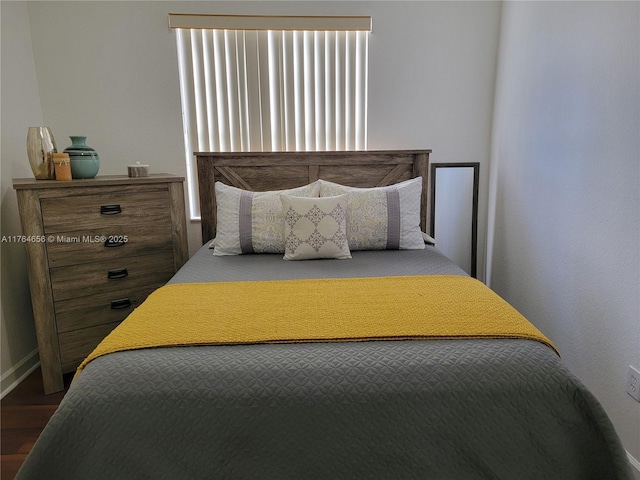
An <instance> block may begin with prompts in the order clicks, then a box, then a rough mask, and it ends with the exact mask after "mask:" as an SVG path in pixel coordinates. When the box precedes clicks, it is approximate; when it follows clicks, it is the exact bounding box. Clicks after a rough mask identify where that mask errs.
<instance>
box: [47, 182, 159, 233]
mask: <svg viewBox="0 0 640 480" xmlns="http://www.w3.org/2000/svg"><path fill="white" fill-rule="evenodd" d="M40 202H41V208H42V218H43V224H44V231H45V234H55V233H59V232H73V231H78V232H81V231H82V230H91V229H104V228H105V227H117V226H128V225H133V224H138V225H139V224H152V225H153V224H155V223H157V222H165V223H166V222H168V221H170V220H169V218H168V217H169V214H168V212H169V195H168V194H167V190H166V189H165V190H160V191H149V192H141V193H105V194H100V195H78V196H68V197H64V198H43V199H41V201H40Z"/></svg>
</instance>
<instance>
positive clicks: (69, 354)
mask: <svg viewBox="0 0 640 480" xmlns="http://www.w3.org/2000/svg"><path fill="white" fill-rule="evenodd" d="M183 182H184V178H182V177H178V176H174V175H166V174H155V175H151V176H149V177H144V178H130V177H127V176H98V177H95V178H92V179H87V180H73V181H71V182H60V181H55V180H34V179H24V178H18V179H14V180H13V187H14V188H15V189H16V193H17V198H18V208H19V211H20V220H21V223H22V231H23V235H24V238H25V242H24V243H25V247H26V251H27V268H28V271H29V286H30V289H31V301H32V305H33V314H34V320H35V325H36V335H37V337H38V348H39V351H40V361H41V368H42V377H43V383H44V389H45V393H53V392H56V391H60V390H62V389H63V388H64V383H63V378H62V375H63V374H64V373H68V372H72V371H74V370H75V368H76V367H77V366H78V365H79V364H80V362H81V361H82V360H83V359H84V357H85V356H86V355H88V354H89V353H90V352H91V350H93V348H95V346H96V345H97V344H98V343H99V342H100V340H102V338H104V336H106V335H107V334H108V333H109V332H110V331H111V330H112V329H113V328H114V327H115V326H116V325H118V323H120V322H121V321H122V320H123V319H124V318H125V317H126V316H127V315H128V314H129V313H130V312H131V311H132V310H133V309H134V308H135V307H136V306H137V305H139V304H140V303H141V302H142V301H143V300H144V299H145V298H146V297H147V295H149V294H150V293H151V292H152V291H153V290H155V289H156V288H158V287H160V286H161V285H163V284H164V283H166V281H167V280H169V278H171V276H172V275H173V274H174V273H175V272H176V271H177V269H178V268H180V267H181V266H182V265H183V264H184V262H186V260H187V258H188V249H187V248H188V247H187V235H186V217H185V205H184V190H183Z"/></svg>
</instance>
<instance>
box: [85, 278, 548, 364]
mask: <svg viewBox="0 0 640 480" xmlns="http://www.w3.org/2000/svg"><path fill="white" fill-rule="evenodd" d="M458 337H463V338H464V337H467V338H481V337H488V338H500V337H504V338H527V339H533V340H537V341H540V342H542V343H545V344H547V345H548V346H550V347H551V348H553V349H554V350H556V348H555V346H554V345H553V344H552V343H551V342H550V341H549V340H548V339H547V338H546V337H545V336H544V335H543V334H542V333H541V332H540V331H539V330H538V329H536V328H535V327H534V326H533V325H532V324H531V323H530V322H529V321H527V320H526V319H525V318H524V317H523V316H522V315H520V314H519V313H518V312H517V311H516V310H515V309H514V308H513V307H511V306H510V305H509V304H508V303H507V302H505V301H504V300H503V299H502V298H500V297H499V296H498V295H497V294H496V293H494V292H493V291H492V290H490V289H489V288H488V287H486V286H485V285H484V284H482V283H481V282H479V281H478V280H475V279H472V278H468V277H459V276H414V277H376V278H346V279H313V280H282V281H276V280H274V281H251V282H224V283H197V284H174V285H166V286H164V287H161V288H159V289H158V290H156V291H155V292H154V293H152V294H151V295H150V296H149V297H148V298H147V300H146V301H145V302H143V303H142V305H140V306H139V307H138V308H137V309H135V310H134V311H133V312H132V313H131V314H130V315H129V317H127V319H126V320H125V321H124V322H122V323H121V324H120V325H119V326H118V327H116V329H115V330H113V331H112V332H111V334H109V335H108V336H107V337H106V338H105V339H104V340H103V341H102V343H100V345H98V346H97V347H96V349H95V350H94V351H93V353H91V354H90V355H89V356H88V357H87V359H86V360H85V361H84V362H83V363H82V364H81V365H80V367H78V372H80V371H81V370H82V369H83V368H84V366H85V365H86V364H87V363H89V362H90V361H91V360H93V359H95V358H97V357H99V356H101V355H105V354H107V353H112V352H116V351H123V350H134V349H141V348H151V347H162V346H180V345H219V344H240V343H274V342H277V343H282V342H315V341H355V340H358V341H360V340H374V339H375V340H382V339H431V338H458ZM556 351H557V350H556Z"/></svg>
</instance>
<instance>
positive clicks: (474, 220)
mask: <svg viewBox="0 0 640 480" xmlns="http://www.w3.org/2000/svg"><path fill="white" fill-rule="evenodd" d="M440 168H472V169H473V192H472V194H473V197H472V206H471V208H472V210H471V272H470V275H471V276H472V277H473V278H477V277H478V191H479V185H480V162H466V163H432V164H431V172H430V173H431V175H430V177H431V212H430V217H431V219H430V220H431V225H430V229H431V235H433V238H436V228H435V227H436V225H435V224H436V185H437V181H436V180H437V172H438V169H440ZM436 245H437V238H436Z"/></svg>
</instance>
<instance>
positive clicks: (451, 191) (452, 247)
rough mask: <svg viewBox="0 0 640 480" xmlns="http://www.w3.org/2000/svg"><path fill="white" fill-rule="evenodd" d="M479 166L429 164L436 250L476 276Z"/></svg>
mask: <svg viewBox="0 0 640 480" xmlns="http://www.w3.org/2000/svg"><path fill="white" fill-rule="evenodd" d="M479 170H480V164H479V163H433V164H431V182H432V186H433V187H432V189H431V195H432V201H431V208H432V212H431V233H432V235H433V237H434V238H435V240H436V247H437V248H438V250H440V251H441V252H442V253H444V254H445V255H446V256H448V257H449V258H450V259H451V260H453V261H454V262H456V263H457V264H458V265H459V266H460V267H461V268H462V269H463V270H464V271H465V272H467V273H468V274H469V275H471V276H472V277H476V276H477V243H478V238H477V236H478V177H479Z"/></svg>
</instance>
